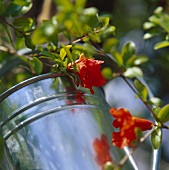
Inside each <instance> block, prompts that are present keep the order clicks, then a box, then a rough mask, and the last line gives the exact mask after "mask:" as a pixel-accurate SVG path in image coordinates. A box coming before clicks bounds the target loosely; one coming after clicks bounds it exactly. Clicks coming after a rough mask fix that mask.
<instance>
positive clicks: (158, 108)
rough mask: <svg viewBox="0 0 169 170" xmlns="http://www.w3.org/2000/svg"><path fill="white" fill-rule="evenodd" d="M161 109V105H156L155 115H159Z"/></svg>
mask: <svg viewBox="0 0 169 170" xmlns="http://www.w3.org/2000/svg"><path fill="white" fill-rule="evenodd" d="M160 110H161V108H160V107H155V108H153V112H154V114H155V115H158V113H159V111H160Z"/></svg>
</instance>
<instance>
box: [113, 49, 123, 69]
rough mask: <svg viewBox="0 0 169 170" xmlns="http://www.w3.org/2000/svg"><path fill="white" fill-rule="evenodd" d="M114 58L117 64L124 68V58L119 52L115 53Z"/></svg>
mask: <svg viewBox="0 0 169 170" xmlns="http://www.w3.org/2000/svg"><path fill="white" fill-rule="evenodd" d="M113 58H114V59H115V60H116V62H117V64H118V65H119V66H122V64H123V57H122V55H121V54H120V53H119V52H118V51H115V52H113Z"/></svg>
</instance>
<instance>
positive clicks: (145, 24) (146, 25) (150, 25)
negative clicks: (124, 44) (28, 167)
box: [143, 22, 155, 30]
mask: <svg viewBox="0 0 169 170" xmlns="http://www.w3.org/2000/svg"><path fill="white" fill-rule="evenodd" d="M152 27H155V24H153V23H152V22H145V23H144V24H143V29H145V30H148V29H150V28H152Z"/></svg>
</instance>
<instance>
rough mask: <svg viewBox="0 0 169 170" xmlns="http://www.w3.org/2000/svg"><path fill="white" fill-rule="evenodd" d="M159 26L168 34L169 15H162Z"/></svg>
mask: <svg viewBox="0 0 169 170" xmlns="http://www.w3.org/2000/svg"><path fill="white" fill-rule="evenodd" d="M159 25H160V26H161V27H162V28H163V29H164V30H165V31H167V32H168V33H169V15H168V14H164V15H162V17H160V19H159Z"/></svg>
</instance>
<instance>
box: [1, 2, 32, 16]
mask: <svg viewBox="0 0 169 170" xmlns="http://www.w3.org/2000/svg"><path fill="white" fill-rule="evenodd" d="M31 7H32V1H31V0H25V1H22V0H9V1H8V2H7V3H6V1H5V0H1V1H0V15H1V16H5V17H15V16H19V15H21V14H24V13H26V12H27V11H29V10H30V8H31Z"/></svg>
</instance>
